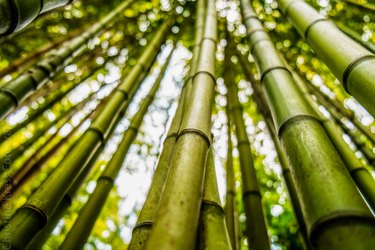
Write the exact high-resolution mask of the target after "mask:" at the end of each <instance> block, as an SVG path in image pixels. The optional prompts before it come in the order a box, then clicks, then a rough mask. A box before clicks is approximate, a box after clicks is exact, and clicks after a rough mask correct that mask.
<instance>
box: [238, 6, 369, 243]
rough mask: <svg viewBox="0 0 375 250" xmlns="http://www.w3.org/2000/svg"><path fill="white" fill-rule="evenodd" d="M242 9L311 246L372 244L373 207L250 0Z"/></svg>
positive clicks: (251, 47) (253, 53) (251, 46)
mask: <svg viewBox="0 0 375 250" xmlns="http://www.w3.org/2000/svg"><path fill="white" fill-rule="evenodd" d="M293 6H296V5H291V7H293ZM241 10H242V16H243V20H244V23H245V26H246V28H247V34H248V39H249V45H250V50H251V53H252V55H253V57H254V59H255V62H256V65H257V69H258V72H259V74H260V79H261V81H260V82H261V83H262V87H263V89H264V93H265V95H266V99H267V103H268V105H269V107H270V110H271V114H272V118H273V121H274V124H275V128H276V131H277V134H278V137H279V138H280V141H281V145H282V147H283V149H284V151H285V153H286V155H287V158H288V162H289V164H290V165H289V166H290V170H291V174H292V177H293V181H294V183H295V187H296V191H297V195H298V198H299V200H300V204H301V208H302V213H303V217H304V221H305V223H306V229H307V234H308V237H309V240H310V242H311V244H312V246H313V247H315V248H317V249H369V248H371V247H372V246H373V245H375V242H374V241H375V238H374V237H372V236H373V235H374V234H375V223H374V217H373V215H372V213H371V211H370V210H369V209H368V207H367V205H366V204H365V202H364V200H363V198H362V197H361V195H360V193H359V192H358V190H357V188H356V186H355V185H354V182H353V180H352V178H351V176H350V175H349V173H348V171H347V169H346V167H345V165H344V163H343V162H342V160H341V158H340V156H339V154H338V153H337V151H336V150H335V148H334V146H333V145H332V143H331V141H330V139H329V137H328V135H327V134H326V132H325V130H324V128H323V126H322V125H321V124H320V121H319V119H318V117H317V116H316V114H315V113H314V111H313V110H312V109H311V107H309V105H307V103H306V101H305V100H304V99H303V97H302V95H301V94H300V92H299V90H298V89H297V88H296V85H295V83H294V82H293V81H294V80H293V77H292V75H291V72H290V71H289V70H288V68H287V67H286V66H285V64H284V63H283V61H282V59H281V58H280V57H279V55H278V52H277V50H276V48H275V46H274V44H273V43H272V41H271V39H270V37H269V35H268V34H267V33H266V31H265V30H264V28H263V26H262V23H261V22H260V21H259V19H258V17H257V15H256V13H255V12H254V10H253V9H252V7H251V5H250V3H249V1H247V0H241ZM299 11H301V10H299ZM301 13H304V12H301ZM304 15H305V16H306V17H310V16H309V15H307V14H306V13H304ZM332 44H333V43H332Z"/></svg>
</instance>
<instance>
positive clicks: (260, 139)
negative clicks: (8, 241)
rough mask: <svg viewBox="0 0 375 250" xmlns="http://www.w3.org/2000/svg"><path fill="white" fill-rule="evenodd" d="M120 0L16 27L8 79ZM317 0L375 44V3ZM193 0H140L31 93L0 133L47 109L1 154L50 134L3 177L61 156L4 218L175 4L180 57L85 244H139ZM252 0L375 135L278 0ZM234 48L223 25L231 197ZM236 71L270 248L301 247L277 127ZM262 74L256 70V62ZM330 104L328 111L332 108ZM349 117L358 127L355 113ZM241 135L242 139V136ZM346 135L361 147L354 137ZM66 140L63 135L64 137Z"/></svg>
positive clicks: (59, 236) (295, 64) (188, 46)
mask: <svg viewBox="0 0 375 250" xmlns="http://www.w3.org/2000/svg"><path fill="white" fill-rule="evenodd" d="M120 2H122V1H121V0H108V1H100V0H82V1H75V2H73V3H72V4H71V5H68V6H66V7H62V8H59V9H57V10H54V11H51V12H48V13H46V14H44V15H42V16H41V17H39V18H38V19H37V20H36V21H35V22H33V23H32V24H31V25H29V26H28V27H26V28H25V29H24V30H22V31H20V32H18V33H15V34H12V35H10V36H7V37H0V45H1V46H0V76H1V80H0V86H1V84H4V83H5V82H7V81H9V80H11V79H13V78H14V77H16V76H17V75H18V74H19V73H20V72H22V71H24V70H25V69H27V67H28V66H29V65H32V64H33V63H34V62H36V61H38V60H39V59H40V58H41V57H43V56H44V55H45V54H46V53H47V52H48V51H49V50H51V49H53V48H56V47H57V46H59V45H60V44H61V43H62V42H63V41H66V40H69V39H71V38H73V37H75V36H79V35H80V34H81V33H82V32H83V31H84V30H85V29H87V28H88V27H90V26H91V25H93V24H94V23H95V22H96V21H97V20H99V19H100V18H101V17H103V16H105V15H106V14H107V13H108V12H109V11H110V10H112V9H113V8H114V6H116V5H118V4H119V3H120ZM308 2H309V3H310V4H312V5H313V6H314V7H315V8H316V9H317V10H319V11H320V12H321V13H322V14H324V15H327V16H328V17H329V18H331V19H332V21H333V22H335V23H336V24H337V25H338V26H339V27H344V28H348V29H350V31H351V32H352V34H356V35H357V37H359V39H360V40H361V41H362V42H363V43H367V44H369V46H370V47H371V46H374V43H375V11H373V10H371V9H368V8H364V7H363V4H365V3H367V2H366V1H362V0H361V1H356V0H313V1H308ZM353 2H354V3H353ZM368 3H370V1H368ZM370 4H371V3H370ZM238 5H239V3H238V1H235V0H233V1H224V0H217V10H218V11H219V16H220V18H222V19H223V18H226V19H227V22H228V29H229V30H230V31H231V32H232V34H233V35H234V39H235V41H236V42H237V44H238V45H237V48H238V49H239V50H241V52H242V53H243V54H246V55H247V54H248V53H249V51H248V50H249V48H248V45H247V41H246V38H245V31H246V29H245V27H244V25H243V24H242V23H241V18H240V14H239V9H238ZM194 6H195V1H193V0H179V1H176V0H175V1H168V0H160V1H159V0H152V1H136V3H135V4H133V6H132V7H131V8H129V9H127V10H126V11H124V12H123V15H122V16H121V17H119V18H118V19H117V20H116V21H115V22H114V23H113V24H111V25H110V26H109V27H107V28H106V29H105V30H104V31H103V32H101V33H100V34H99V36H97V37H96V38H94V39H92V40H91V41H90V42H89V44H88V49H87V51H86V52H85V53H84V54H83V55H82V56H80V57H79V58H78V59H77V60H75V61H74V62H72V63H71V64H69V65H68V66H66V67H65V68H64V70H63V71H62V72H61V73H59V74H58V75H57V76H56V77H55V78H54V79H53V80H51V81H50V82H49V83H48V84H46V85H45V86H44V87H43V88H42V89H40V90H39V91H38V92H37V93H35V94H33V95H32V96H31V97H29V98H28V100H27V101H26V102H25V105H22V106H21V107H19V108H18V109H17V110H16V111H15V112H14V113H12V114H11V115H9V116H8V117H7V119H5V120H4V121H1V122H0V134H3V135H4V134H6V132H7V131H9V129H12V128H14V127H15V126H17V124H19V123H22V122H23V121H25V120H27V119H28V118H29V117H31V116H32V115H33V114H34V113H35V112H37V111H38V110H39V109H41V108H43V107H45V111H44V112H42V114H41V115H39V116H37V117H36V118H35V119H32V120H31V121H30V122H29V123H28V124H27V125H25V126H22V128H20V129H19V130H18V132H16V133H14V134H6V135H7V136H6V137H5V139H4V140H3V141H1V146H0V157H4V156H5V155H7V154H8V153H9V152H11V151H12V150H14V149H17V148H18V147H21V146H22V145H23V144H25V143H27V141H28V140H31V139H30V138H33V135H35V134H36V133H38V131H43V133H42V134H41V136H38V138H37V139H36V140H34V141H33V143H32V144H31V145H30V146H28V147H27V148H25V149H23V150H22V151H21V154H20V155H18V156H17V157H16V158H15V159H14V162H12V167H11V169H9V170H7V171H5V172H4V173H2V175H1V176H0V181H1V183H5V182H6V180H7V178H8V177H9V176H12V175H14V174H16V173H17V171H18V170H19V169H21V168H22V166H24V165H25V164H26V163H27V161H29V159H30V158H33V159H34V160H35V159H40V158H42V157H43V155H45V154H46V152H48V151H49V150H50V149H51V148H54V147H55V146H56V145H57V146H56V147H55V151H54V153H53V154H52V155H51V156H50V157H49V158H47V159H46V160H44V161H43V162H42V164H40V166H39V167H38V169H37V170H36V171H35V172H34V173H33V174H32V175H31V176H30V177H29V178H28V181H27V182H25V185H22V187H21V188H20V189H19V190H17V191H16V192H13V193H11V196H10V197H11V199H9V200H7V201H5V202H2V204H1V206H2V208H1V215H0V216H1V218H2V221H6V220H7V219H8V218H9V217H10V216H11V215H12V214H13V213H14V211H15V210H16V209H17V208H18V207H20V206H21V205H22V204H23V203H24V202H25V201H26V200H27V197H29V196H30V194H31V193H32V192H33V191H34V190H35V189H36V188H37V187H38V186H39V185H40V183H41V182H42V181H43V180H44V179H45V178H46V177H47V176H48V175H49V173H51V171H53V169H54V167H56V166H57V164H58V163H59V161H61V159H62V158H63V157H64V155H65V154H66V153H67V151H68V150H69V147H70V146H71V145H73V144H74V143H75V141H76V140H77V138H78V137H79V136H80V135H81V134H82V133H83V132H84V131H85V129H87V127H88V125H89V124H90V121H91V117H92V111H93V110H94V108H95V107H96V106H97V105H98V103H99V100H100V99H103V98H105V96H107V95H108V94H109V93H110V91H111V90H112V89H113V88H114V87H115V86H117V84H118V83H119V79H120V78H121V75H124V74H126V72H127V70H128V69H129V68H130V67H131V66H132V65H134V64H136V63H137V61H136V59H135V58H137V55H139V54H140V52H141V51H142V47H144V46H146V45H147V41H148V40H149V39H150V37H151V36H152V30H155V29H157V28H158V25H159V24H160V21H161V20H162V19H163V18H164V17H165V15H166V13H170V12H174V13H175V14H177V18H178V19H179V21H180V23H179V25H178V26H175V27H173V35H172V36H171V39H175V40H178V47H177V50H176V51H177V53H175V54H176V55H175V56H174V57H173V58H174V59H173V60H172V63H171V69H170V70H168V71H167V74H166V77H165V80H164V81H163V83H162V87H161V90H160V91H159V92H158V95H157V96H158V98H157V100H156V101H155V102H154V104H153V105H152V107H150V112H149V114H148V115H147V116H146V117H145V121H144V124H143V125H142V127H141V129H140V133H139V135H138V137H137V139H136V141H135V143H134V144H133V146H132V148H131V150H130V152H129V154H128V156H127V158H126V161H125V162H124V167H123V170H122V171H121V173H120V176H119V178H118V180H117V181H116V186H115V188H114V189H113V190H112V191H111V193H110V197H109V199H107V202H106V205H105V208H104V209H103V211H102V212H101V215H100V217H99V219H98V220H97V222H96V224H95V227H94V230H93V232H92V234H91V236H90V238H89V241H88V243H87V244H86V246H85V248H86V249H125V247H126V246H127V244H128V243H129V241H130V236H131V231H132V228H133V227H134V226H135V223H136V219H137V215H138V213H139V210H140V209H141V207H142V203H143V201H144V199H145V195H146V193H147V190H148V187H149V185H150V182H151V178H152V172H153V170H154V166H155V163H156V161H157V157H158V154H159V152H160V143H161V141H162V139H163V138H164V135H163V133H164V130H165V126H166V125H167V124H169V121H170V118H171V117H173V114H174V111H175V108H176V102H177V100H178V95H179V91H180V88H181V85H182V83H183V79H184V76H185V75H186V72H187V71H188V61H189V59H190V58H191V52H190V51H191V50H192V46H193V34H194V30H193V26H194V25H193V22H194V18H192V17H194V13H195V9H194ZM253 6H254V8H255V10H256V12H257V13H258V15H259V17H260V19H261V20H262V21H263V24H264V26H265V27H266V29H267V30H268V31H269V32H270V34H271V37H272V39H273V41H274V43H275V45H276V47H277V49H278V50H279V51H280V53H282V54H283V55H284V57H285V58H286V59H287V61H288V63H289V64H290V66H291V67H292V68H294V69H295V70H297V71H298V72H299V73H300V74H301V75H303V76H304V77H305V78H306V79H307V80H309V81H311V82H312V83H313V84H314V85H315V86H317V87H318V88H320V90H321V91H322V92H323V93H325V94H326V95H328V96H329V97H330V98H332V99H336V100H338V101H339V102H341V103H343V104H344V105H345V107H346V108H347V109H349V110H352V111H353V112H354V114H355V116H356V117H357V118H358V119H359V120H360V121H361V122H362V123H363V124H364V125H365V126H367V127H368V128H369V129H370V130H372V132H375V123H374V119H373V118H372V117H371V116H370V115H369V114H368V113H367V112H366V111H365V110H364V109H363V108H362V107H361V106H360V105H359V104H358V103H357V102H356V101H355V100H354V99H353V98H351V97H350V96H348V95H347V94H346V93H345V91H344V90H343V88H342V87H341V85H340V84H339V83H338V81H337V79H336V78H335V77H334V76H333V75H332V73H330V71H329V70H328V68H327V67H326V66H325V64H324V63H323V62H322V61H321V60H320V59H319V58H317V57H316V56H315V54H314V52H313V51H312V50H311V48H310V47H309V45H308V44H307V43H306V42H305V41H303V40H302V39H301V38H300V37H299V35H298V34H297V32H296V31H295V30H294V29H293V27H292V26H291V24H289V23H288V22H287V20H286V19H285V17H284V16H283V15H282V14H281V12H280V11H279V10H278V9H277V8H278V5H277V2H276V1H275V0H265V1H260V0H254V1H253ZM176 34H177V35H176ZM371 44H372V45H371ZM225 46H226V41H225V40H224V34H223V33H221V40H220V42H219V44H218V52H217V54H216V58H217V62H218V63H217V76H218V80H217V94H216V98H215V102H216V105H215V108H214V112H213V121H212V124H213V128H212V132H213V134H214V138H215V143H214V149H215V162H216V167H217V173H218V181H219V186H220V187H219V189H220V194H221V197H222V200H224V195H225V162H226V150H227V146H226V145H227V140H228V138H226V129H227V127H226V126H227V118H226V115H225V105H226V98H225V93H226V89H225V86H224V83H223V80H222V78H221V71H222V69H221V68H222V62H223V57H224V48H225ZM162 54H163V53H162ZM164 54H165V53H164ZM160 57H163V55H161V56H159V59H160ZM249 60H250V61H254V60H253V59H252V57H251V56H249ZM232 61H233V62H234V63H237V59H236V58H235V57H233V58H232ZM236 65H237V64H236ZM236 67H237V66H236ZM157 68H158V66H155V67H154V69H153V70H152V72H151V74H150V76H149V77H148V79H146V80H145V82H144V84H143V86H142V90H141V91H140V93H139V94H137V97H136V99H135V101H134V104H133V105H132V106H131V108H130V110H129V112H128V113H127V115H126V117H125V118H124V119H123V120H122V121H121V122H120V124H119V125H118V127H117V128H116V132H115V135H114V136H113V137H112V138H111V139H110V141H109V143H108V145H107V147H106V148H105V150H104V152H103V153H102V155H101V156H100V157H99V160H98V161H97V163H96V165H95V167H94V169H93V171H92V172H91V174H90V176H89V177H88V178H87V180H86V182H85V184H84V185H83V186H82V188H81V189H80V191H79V193H78V195H77V196H76V198H75V199H74V201H73V203H72V205H71V206H70V208H69V210H68V211H67V213H66V214H65V216H64V218H62V219H61V220H60V222H59V223H58V225H57V227H56V228H55V230H54V231H53V234H52V236H51V237H50V238H49V240H48V242H47V243H46V245H45V247H44V249H57V247H58V245H59V244H61V242H62V241H63V239H64V237H65V235H66V233H67V232H68V230H69V229H70V227H71V226H72V225H73V223H74V220H75V218H76V216H77V214H78V212H79V210H80V208H81V207H82V206H83V204H84V203H85V202H86V201H87V199H88V196H89V195H90V193H91V192H92V191H93V190H94V187H95V180H96V179H97V177H98V176H99V175H100V172H101V170H103V168H104V167H105V166H106V164H107V163H108V161H109V160H110V157H111V155H112V153H113V152H114V150H115V149H116V145H117V144H118V143H119V141H120V139H121V134H122V132H123V131H124V130H125V129H126V128H127V126H128V125H129V118H130V117H131V116H132V115H133V114H134V113H135V111H136V110H137V105H138V103H139V101H140V100H141V99H142V98H143V97H144V95H145V93H146V92H147V88H149V85H150V83H152V80H153V79H155V77H156V75H157V71H158V69H157ZM234 70H236V71H237V76H236V82H237V83H238V85H239V89H240V92H239V98H240V101H241V102H242V104H243V107H244V109H243V110H244V118H245V123H246V125H247V132H248V136H249V139H250V142H251V144H252V149H253V154H254V156H255V168H256V171H257V177H258V179H259V183H260V186H261V193H262V197H263V202H264V210H265V212H266V217H267V224H268V226H269V227H268V230H269V235H270V236H271V240H272V248H273V249H301V241H300V238H299V237H300V236H299V231H298V226H297V223H296V220H295V217H294V214H293V209H292V206H291V203H290V201H289V197H288V194H287V191H286V188H285V185H284V182H283V178H282V171H281V168H280V166H279V163H278V160H277V155H276V153H275V150H274V148H273V143H272V140H271V139H270V137H269V135H268V131H267V129H266V125H265V122H264V121H263V120H262V116H261V115H260V114H259V113H258V111H257V108H256V105H255V104H254V102H253V100H252V94H253V91H252V88H251V85H250V83H249V82H246V81H245V80H244V76H243V75H242V73H241V70H240V67H237V68H236V69H234ZM254 74H255V75H256V74H257V73H256V71H255V69H254ZM256 77H257V75H256ZM62 93H66V95H63V96H62V97H61V98H60V99H59V100H58V101H57V102H55V103H53V100H55V99H56V98H58V97H59V96H61V95H62ZM90 95H91V96H90ZM88 96H90V98H91V99H90V100H89V101H88V102H87V103H86V104H85V105H82V107H78V108H77V109H76V110H74V112H73V113H71V114H70V115H69V110H71V109H72V107H74V106H75V105H77V104H78V103H80V102H82V100H84V99H85V98H86V97H88ZM321 108H322V109H323V110H324V108H323V107H321ZM326 113H327V112H326ZM346 122H347V123H349V125H348V126H349V127H350V122H349V121H346ZM232 139H233V140H234V141H235V138H232ZM346 139H347V142H348V143H349V144H350V145H351V146H352V147H353V148H355V145H354V143H353V142H352V141H351V140H350V138H346ZM360 139H361V140H362V142H363V143H366V144H367V145H368V146H369V148H373V146H374V145H372V144H371V143H370V142H369V141H367V139H366V138H365V137H361V138H360ZM61 141H63V142H64V143H60V144H61V145H59V142H61ZM233 154H234V160H235V162H234V167H235V175H236V187H237V191H238V192H237V196H238V197H237V198H238V209H239V220H240V222H244V221H245V220H246V217H245V215H244V212H243V205H242V202H241V195H240V193H241V192H240V190H241V183H240V180H241V178H240V177H241V174H240V171H239V161H238V151H237V150H236V149H234V151H233ZM358 155H359V157H361V159H362V160H363V161H364V162H365V160H364V159H363V156H362V155H361V153H359V152H358ZM366 164H367V162H366ZM372 171H373V169H372ZM373 174H374V173H373ZM224 206H225V204H224ZM240 226H241V231H242V235H244V233H243V232H244V230H245V227H244V223H241V225H240ZM241 244H242V249H247V241H246V239H245V238H244V237H243V236H242V238H241Z"/></svg>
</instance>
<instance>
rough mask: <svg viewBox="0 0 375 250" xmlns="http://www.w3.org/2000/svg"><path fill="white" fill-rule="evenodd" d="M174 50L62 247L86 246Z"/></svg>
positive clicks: (77, 247) (78, 247) (79, 247)
mask: <svg viewBox="0 0 375 250" xmlns="http://www.w3.org/2000/svg"><path fill="white" fill-rule="evenodd" d="M172 54H173V51H171V53H170V55H169V57H168V58H167V60H166V62H165V64H164V66H163V67H162V70H161V71H160V74H159V76H158V78H157V79H156V81H155V84H154V86H153V87H152V89H151V90H150V92H149V94H148V96H147V97H146V98H145V99H144V100H143V101H142V103H141V104H140V107H139V110H138V112H137V114H136V115H135V116H134V117H133V119H132V121H131V123H130V125H129V128H128V129H127V130H126V131H125V133H124V136H123V139H122V141H121V142H120V144H119V145H118V150H117V151H116V152H115V153H114V155H113V156H112V159H111V160H110V162H109V163H108V165H107V167H106V168H105V169H104V171H103V173H102V174H101V176H100V177H99V179H98V181H97V185H96V187H95V190H94V192H93V193H92V194H91V195H90V198H89V200H88V201H87V203H86V204H85V206H84V207H83V208H82V209H81V211H80V213H79V215H78V218H77V220H76V221H75V223H74V225H73V227H72V228H71V230H70V231H69V233H68V234H67V236H66V238H65V240H64V242H63V243H62V245H61V246H60V249H68V250H69V249H73V248H74V249H82V248H83V246H84V244H85V243H86V241H87V239H88V237H89V235H90V233H91V230H92V228H93V226H94V224H95V221H96V219H97V218H98V216H99V214H100V211H101V209H102V208H103V206H104V205H105V201H106V199H107V197H108V194H109V192H110V190H111V189H112V187H113V185H114V182H115V180H116V177H117V175H118V173H119V171H120V169H121V167H122V165H123V162H124V160H125V157H126V154H127V152H128V150H129V148H130V146H131V144H132V143H133V141H134V139H135V137H136V136H137V134H138V130H139V127H140V125H141V123H142V121H143V117H144V116H145V114H146V113H147V110H148V107H149V106H150V105H151V103H152V101H153V99H154V97H155V94H156V92H157V90H158V89H159V86H160V83H161V81H162V79H163V76H164V73H165V71H166V70H167V67H168V64H169V62H170V59H171V56H172ZM93 208H95V209H93Z"/></svg>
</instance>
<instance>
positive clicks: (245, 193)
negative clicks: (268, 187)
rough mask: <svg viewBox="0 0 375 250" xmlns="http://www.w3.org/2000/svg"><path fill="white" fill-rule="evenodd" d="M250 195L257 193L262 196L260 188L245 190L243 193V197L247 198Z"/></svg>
mask: <svg viewBox="0 0 375 250" xmlns="http://www.w3.org/2000/svg"><path fill="white" fill-rule="evenodd" d="M250 195H257V196H259V197H262V195H261V193H260V192H259V190H249V191H245V192H243V193H242V197H243V198H245V197H246V196H250Z"/></svg>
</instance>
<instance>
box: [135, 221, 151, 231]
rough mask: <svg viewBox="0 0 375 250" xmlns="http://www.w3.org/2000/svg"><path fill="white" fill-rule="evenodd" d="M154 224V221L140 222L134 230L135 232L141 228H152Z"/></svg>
mask: <svg viewBox="0 0 375 250" xmlns="http://www.w3.org/2000/svg"><path fill="white" fill-rule="evenodd" d="M152 224H154V221H153V220H145V221H141V222H138V223H137V225H135V227H134V228H133V232H134V231H135V230H136V229H138V228H141V227H152Z"/></svg>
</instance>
